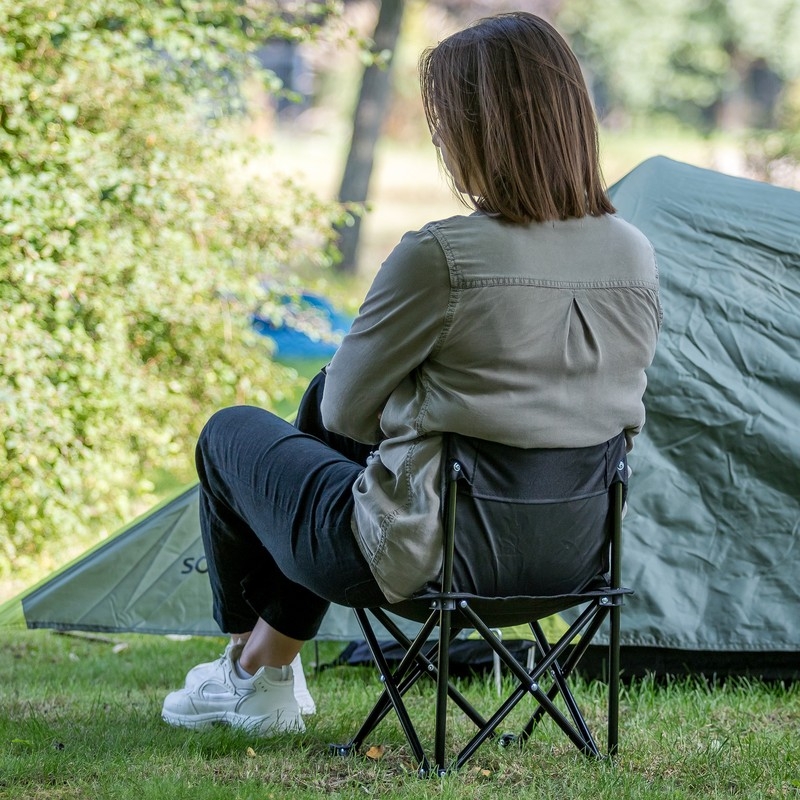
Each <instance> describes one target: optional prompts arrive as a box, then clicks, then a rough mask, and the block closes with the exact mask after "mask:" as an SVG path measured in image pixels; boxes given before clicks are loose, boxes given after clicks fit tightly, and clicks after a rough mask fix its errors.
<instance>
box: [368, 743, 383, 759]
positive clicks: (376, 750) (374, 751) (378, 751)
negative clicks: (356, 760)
mask: <svg viewBox="0 0 800 800" xmlns="http://www.w3.org/2000/svg"><path fill="white" fill-rule="evenodd" d="M385 752H386V748H385V747H384V746H383V745H382V744H379V745H372V747H370V748H369V750H367V752H366V753H365V755H366V757H367V758H370V759H372V760H373V761H379V760H380V759H382V758H383V754H384V753H385Z"/></svg>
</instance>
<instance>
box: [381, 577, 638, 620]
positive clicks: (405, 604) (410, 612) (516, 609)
mask: <svg viewBox="0 0 800 800" xmlns="http://www.w3.org/2000/svg"><path fill="white" fill-rule="evenodd" d="M627 594H633V589H628V588H627V587H624V586H621V587H619V588H617V589H612V588H611V587H610V586H605V587H601V588H597V589H590V590H587V591H584V592H579V593H576V594H560V595H553V596H545V597H538V596H528V595H517V596H513V597H481V596H479V595H474V594H466V593H452V592H451V593H450V594H445V593H442V592H428V593H425V594H422V595H419V596H417V597H415V598H413V599H412V600H404V601H402V602H400V603H392V604H391V605H387V606H384V609H385V610H386V611H391V612H392V613H393V614H397V615H398V616H400V617H403V618H405V619H410V620H413V621H414V622H425V621H426V620H427V619H428V617H429V616H430V614H431V610H432V609H434V608H435V607H436V605H437V604H439V603H441V602H444V601H452V603H453V609H452V620H453V625H456V626H459V624H460V622H466V620H465V618H464V616H463V614H459V604H460V602H461V601H464V602H466V603H468V604H469V607H470V608H471V609H472V610H473V611H474V612H475V613H476V614H478V616H479V617H480V618H481V619H482V620H483V621H484V622H485V623H486V624H487V625H488V626H489V627H490V628H506V627H511V626H513V625H525V624H526V623H529V622H531V621H533V620H540V619H544V618H545V617H549V616H551V615H553V614H557V613H559V612H560V611H565V610H566V609H568V608H574V607H575V606H579V605H582V604H583V603H588V602H590V601H592V600H599V601H600V603H601V604H602V605H608V606H613V605H619V603H620V600H621V598H622V597H623V596H624V595H627ZM603 598H607V600H608V602H606V603H604V602H603ZM461 627H464V626H463V625H462V626H461Z"/></svg>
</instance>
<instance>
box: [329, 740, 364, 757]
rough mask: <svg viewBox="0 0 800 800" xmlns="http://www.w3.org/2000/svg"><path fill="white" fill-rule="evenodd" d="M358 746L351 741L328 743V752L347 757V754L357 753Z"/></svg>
mask: <svg viewBox="0 0 800 800" xmlns="http://www.w3.org/2000/svg"><path fill="white" fill-rule="evenodd" d="M357 750H358V748H357V747H356V746H355V745H354V744H352V743H350V744H329V745H328V752H329V753H330V754H331V755H332V756H340V757H341V758H346V757H347V756H351V755H353V754H354V753H356V752H357Z"/></svg>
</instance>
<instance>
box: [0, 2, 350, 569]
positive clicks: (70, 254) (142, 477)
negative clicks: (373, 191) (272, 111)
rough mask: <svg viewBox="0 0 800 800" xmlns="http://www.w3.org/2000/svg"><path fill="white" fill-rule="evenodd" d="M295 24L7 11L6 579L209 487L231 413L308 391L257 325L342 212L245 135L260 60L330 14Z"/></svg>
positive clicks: (160, 12)
mask: <svg viewBox="0 0 800 800" xmlns="http://www.w3.org/2000/svg"><path fill="white" fill-rule="evenodd" d="M292 6H293V8H294V9H295V12H296V13H295V14H289V13H286V12H285V9H281V8H280V7H279V6H278V5H277V2H270V1H269V0H252V2H237V1H236V0H203V2H192V0H152V1H151V2H147V3H142V2H140V1H139V0H24V2H19V0H0V87H2V89H1V90H0V577H2V576H3V575H6V574H8V573H9V571H10V570H11V569H12V568H13V567H14V566H15V565H17V566H19V565H20V564H24V563H25V562H26V560H30V559H32V558H34V557H35V556H36V554H37V553H38V552H39V551H40V549H41V547H42V545H43V543H44V542H48V543H49V546H50V547H51V548H52V547H53V544H54V543H56V544H57V543H58V542H65V543H66V542H74V541H76V540H81V539H82V538H85V537H87V536H88V535H89V534H90V533H92V534H93V535H94V536H95V537H96V536H97V533H98V531H99V530H101V529H105V530H110V529H112V528H113V527H116V526H117V525H118V524H120V523H121V522H122V521H128V519H129V518H130V515H131V513H132V512H131V503H132V502H133V501H134V500H138V501H139V502H141V500H142V498H143V497H146V496H147V495H148V493H152V490H153V487H152V485H151V484H149V482H148V476H152V475H153V474H156V473H157V472H159V471H162V472H163V471H167V472H169V473H172V474H174V475H176V476H178V477H179V479H182V480H189V479H190V478H191V477H192V475H193V470H192V462H191V457H192V447H193V443H194V440H195V438H196V436H197V434H198V433H199V430H200V428H201V426H202V424H203V422H204V421H205V419H206V418H207V417H208V416H209V415H210V413H211V412H213V411H214V410H215V409H216V408H218V407H221V406H223V405H226V404H232V403H244V402H249V403H254V404H258V405H261V406H265V407H268V408H269V407H273V406H274V405H275V403H277V402H279V401H280V400H281V399H282V398H283V397H284V396H285V395H286V394H287V393H292V392H293V391H294V385H293V381H294V380H295V379H296V376H295V375H294V374H293V373H292V372H291V371H289V370H287V369H286V368H284V367H281V366H279V365H277V364H275V363H273V362H272V361H271V360H270V357H269V355H270V353H269V349H268V348H267V346H266V344H265V341H266V340H264V339H259V338H258V337H256V336H255V335H254V334H253V333H252V332H251V331H250V329H249V324H248V323H249V319H248V310H249V309H250V308H252V307H253V304H254V303H255V302H256V298H259V299H261V300H263V299H264V298H263V292H264V290H263V288H262V283H263V281H265V280H273V281H282V282H285V281H288V280H289V277H288V274H287V273H290V272H291V271H292V269H294V268H295V267H305V266H307V265H309V264H311V265H314V264H318V265H319V264H327V263H330V261H331V260H332V259H333V258H335V253H334V251H333V248H332V245H331V241H330V236H331V230H332V227H331V224H332V221H333V220H335V219H338V218H339V214H340V212H339V209H338V208H336V207H334V206H333V205H330V204H324V203H322V202H320V201H318V200H317V199H315V198H314V197H312V196H309V194H308V192H307V190H305V189H300V188H298V187H297V186H295V185H293V184H292V182H291V181H290V180H288V179H285V178H282V177H280V176H278V175H264V174H263V172H262V173H261V174H259V172H258V170H255V169H252V168H251V165H252V163H253V161H254V159H255V158H256V157H257V156H258V154H259V150H258V148H259V145H258V144H257V143H256V142H255V141H249V140H247V139H246V138H245V137H243V136H242V134H241V133H239V132H238V131H239V130H240V128H241V126H239V127H237V128H236V131H237V132H236V133H234V132H232V128H231V126H229V125H226V124H225V117H226V115H227V114H228V113H230V112H231V111H236V110H237V109H238V108H239V107H240V106H241V104H242V102H243V101H242V100H241V92H240V87H241V85H242V84H241V81H242V79H244V78H245V77H248V76H250V77H251V78H252V75H253V74H254V72H253V69H254V67H253V62H252V61H251V56H250V54H251V52H252V51H253V50H254V48H255V47H256V46H258V45H259V44H262V43H263V42H264V41H265V40H267V39H268V38H270V37H274V36H282V37H289V38H292V39H305V38H308V37H311V36H313V35H314V34H315V31H316V27H315V24H314V23H312V22H310V21H309V20H312V19H316V20H319V19H321V18H323V17H324V16H325V14H327V13H328V12H329V11H330V8H329V7H328V4H323V3H297V2H295V3H293V4H292ZM297 14H299V15H300V16H297ZM139 507H141V506H139Z"/></svg>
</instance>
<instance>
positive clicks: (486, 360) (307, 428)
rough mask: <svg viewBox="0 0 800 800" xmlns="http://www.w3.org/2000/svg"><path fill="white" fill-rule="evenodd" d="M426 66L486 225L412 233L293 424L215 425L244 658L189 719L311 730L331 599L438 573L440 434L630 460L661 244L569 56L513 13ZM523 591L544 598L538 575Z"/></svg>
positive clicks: (426, 88)
mask: <svg viewBox="0 0 800 800" xmlns="http://www.w3.org/2000/svg"><path fill="white" fill-rule="evenodd" d="M420 72H421V76H420V77H421V88H422V98H423V103H424V108H425V113H426V115H427V120H428V125H429V127H430V130H431V133H432V138H433V144H434V145H435V147H436V148H437V149H438V153H439V155H440V157H441V161H442V162H443V164H444V167H445V170H446V172H447V174H448V176H449V178H450V179H451V182H452V185H453V188H454V190H455V191H456V192H457V193H458V194H459V195H460V196H461V198H462V199H463V200H464V201H465V204H466V205H467V206H468V207H470V208H471V209H472V213H470V214H468V215H464V216H454V217H451V218H449V219H444V220H440V221H436V222H431V223H429V224H427V225H425V226H424V227H423V228H421V229H420V230H418V231H415V232H412V233H407V234H406V235H405V236H403V238H402V239H401V241H400V243H399V244H398V245H397V246H396V248H395V249H394V250H393V252H392V253H391V254H390V255H389V257H388V258H387V259H386V261H385V262H384V264H383V265H382V266H381V268H380V270H379V272H378V274H377V276H376V278H375V280H374V282H373V284H372V287H371V288H370V290H369V292H368V294H367V297H366V299H365V300H364V303H363V305H362V307H361V309H360V312H359V314H358V317H357V318H356V320H355V322H354V323H353V326H352V330H351V331H350V333H349V334H348V335H347V336H346V337H345V339H344V341H343V343H342V345H341V347H340V349H339V350H338V351H337V353H336V355H335V356H334V358H333V360H332V361H331V363H330V364H329V366H328V367H327V370H326V373H327V374H325V375H320V376H319V377H318V378H317V379H315V380H314V381H313V382H312V385H311V386H310V387H309V391H308V392H307V393H306V396H305V398H304V400H303V403H302V404H301V408H300V411H299V414H298V418H297V422H296V426H295V427H293V426H291V425H289V424H287V423H286V422H284V421H283V420H281V419H279V418H277V417H276V416H274V415H272V414H270V413H269V412H267V411H265V410H262V409H258V408H252V407H246V406H239V407H234V408H229V409H225V410H222V411H220V412H218V413H216V414H215V415H214V416H213V417H212V418H211V420H210V421H209V422H208V424H207V425H206V427H205V429H204V430H203V432H202V435H201V437H200V441H199V444H198V449H197V469H198V473H199V477H200V483H201V495H200V513H201V526H202V534H203V541H204V546H205V551H206V555H207V558H208V565H209V575H210V578H211V582H212V588H213V595H214V612H215V619H216V620H217V622H218V623H219V625H220V628H221V629H222V631H224V632H225V633H228V634H230V635H231V642H230V644H229V645H228V647H227V648H226V650H225V653H224V654H223V656H222V657H221V658H220V659H219V660H218V661H216V662H211V663H208V664H201V665H199V666H197V667H195V668H194V669H192V670H191V671H190V673H189V675H188V676H187V678H186V684H185V686H184V688H183V689H180V690H178V691H176V692H172V693H171V694H170V695H169V696H168V697H167V698H166V700H165V702H164V706H163V718H164V719H165V720H166V721H167V722H169V723H171V724H173V725H180V726H184V727H190V728H196V727H203V726H205V725H209V724H212V723H214V722H226V723H228V724H230V725H234V726H239V727H245V728H247V729H250V730H252V731H254V732H256V733H259V734H263V735H269V734H271V733H275V732H279V731H287V730H302V728H303V722H302V718H301V714H300V710H299V707H298V704H297V702H296V700H295V697H294V694H293V679H292V670H291V668H290V666H289V665H290V664H291V662H292V661H293V659H295V657H296V656H297V654H298V653H299V651H300V648H301V646H302V645H303V643H304V642H306V641H308V640H310V639H312V638H313V637H314V635H315V634H316V632H317V630H318V628H319V625H320V623H321V621H322V618H323V616H324V614H325V612H326V610H327V608H328V605H329V603H331V602H334V603H339V604H343V605H348V606H352V607H370V606H377V605H387V604H391V603H395V602H397V601H400V600H403V599H405V598H408V597H410V596H411V595H413V594H414V593H415V592H416V591H417V590H419V589H420V588H421V587H423V586H425V585H426V584H427V583H428V582H430V581H435V580H436V577H437V574H438V571H439V569H440V565H441V535H442V533H441V532H442V528H441V519H440V497H439V493H440V488H439V487H440V467H441V461H442V458H441V453H442V441H443V436H442V434H443V433H445V432H454V433H457V434H464V435H468V436H471V437H476V438H478V439H482V440H488V441H489V442H495V443H500V444H505V445H512V446H515V447H518V448H579V447H588V446H591V445H598V444H601V443H603V442H606V441H609V440H611V439H612V438H614V437H616V436H618V435H619V434H620V432H624V435H625V437H626V439H627V447H628V449H630V447H631V443H632V440H633V437H634V436H635V435H636V434H637V433H638V432H639V430H640V429H641V427H642V424H643V423H644V406H643V404H642V395H643V393H644V390H645V384H646V378H645V369H646V368H647V367H648V366H649V365H650V363H651V360H652V358H653V355H654V350H655V346H656V339H657V335H658V330H659V326H660V318H661V309H660V304H659V297H658V276H657V270H656V264H655V258H654V253H653V248H652V247H651V245H650V243H649V242H648V241H647V239H646V238H645V237H644V236H643V235H642V234H641V233H640V232H639V231H638V230H636V229H635V228H633V227H632V226H631V225H629V224H627V223H626V222H624V221H623V220H621V219H619V218H618V217H617V216H615V213H614V208H613V206H612V204H611V202H610V200H609V198H608V196H607V194H606V191H605V188H604V186H603V181H602V176H601V173H600V168H599V164H598V140H597V124H596V119H595V116H594V112H593V108H592V104H591V100H590V97H589V93H588V91H587V88H586V85H585V82H584V80H583V77H582V74H581V70H580V67H579V65H578V62H577V60H576V59H575V56H574V55H573V53H572V52H571V50H570V49H569V47H568V45H567V44H566V43H565V41H564V40H563V39H562V37H561V36H560V35H559V34H558V33H557V32H556V30H555V29H554V28H552V27H551V26H550V25H549V24H548V23H546V22H545V21H544V20H542V19H540V18H538V17H536V16H533V15H531V14H527V13H521V12H520V13H509V14H501V15H499V16H494V17H489V18H486V19H483V20H480V21H478V22H477V23H475V24H473V25H471V26H470V27H468V28H466V29H465V30H462V31H460V32H458V33H455V34H453V35H452V36H450V37H448V38H447V39H445V40H444V41H442V42H440V43H439V44H438V45H437V46H436V47H433V48H431V49H429V50H427V51H426V52H425V53H424V54H423V56H422V58H421V62H420ZM550 546H551V547H552V548H554V549H557V548H559V546H560V544H559V541H558V540H554V541H552V542H551V543H550ZM486 561H487V564H488V563H490V559H488V558H487V559H486ZM532 563H533V564H535V563H536V559H532ZM590 566H591V567H592V569H594V571H595V572H597V571H598V570H599V569H600V567H601V565H600V564H597V565H590ZM538 577H539V578H541V577H542V576H538ZM547 578H548V580H549V585H550V586H551V587H552V586H556V588H558V582H559V580H561V581H562V583H563V585H562V586H561V587H560V588H561V589H562V590H563V591H565V592H568V591H576V590H578V589H580V588H582V587H581V586H580V585H577V586H576V585H570V583H569V582H570V581H574V575H569V576H568V575H565V576H564V577H563V578H560V577H559V576H553V575H552V574H548V575H547ZM525 579H526V580H528V581H530V586H531V591H530V593H531V594H535V593H536V583H537V575H536V574H535V570H534V571H533V572H532V574H530V575H527V576H525ZM584 580H585V576H584V577H582V578H581V581H582V582H583V581H584Z"/></svg>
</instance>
